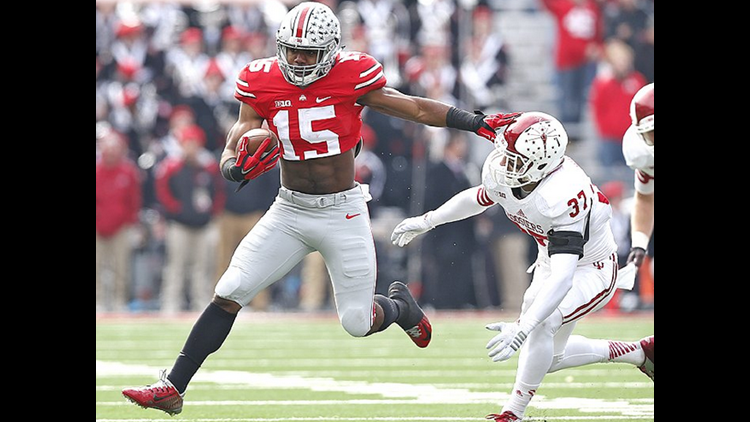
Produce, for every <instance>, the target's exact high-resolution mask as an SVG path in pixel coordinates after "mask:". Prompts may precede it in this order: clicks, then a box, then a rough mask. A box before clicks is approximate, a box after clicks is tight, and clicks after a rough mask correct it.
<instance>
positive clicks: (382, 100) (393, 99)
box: [358, 87, 520, 141]
mask: <svg viewBox="0 0 750 422" xmlns="http://www.w3.org/2000/svg"><path fill="white" fill-rule="evenodd" d="M358 102H359V103H360V104H362V105H366V106H368V107H370V108H372V109H373V110H375V111H378V112H380V113H383V114H387V115H389V116H393V117H398V118H401V119H404V120H410V121H412V122H417V123H422V124H425V125H428V126H435V127H449V128H453V129H460V130H465V131H467V132H474V133H476V134H477V135H479V136H481V137H483V138H485V139H488V140H490V141H494V140H495V136H496V133H495V131H496V130H497V129H498V128H500V127H503V126H506V125H509V124H510V123H512V122H513V121H514V120H515V119H516V118H517V117H518V116H519V115H520V113H509V114H502V113H498V114H490V115H487V116H485V115H483V114H477V113H470V112H468V111H466V110H461V109H458V108H456V107H453V106H451V105H449V104H445V103H443V102H440V101H437V100H432V99H429V98H424V97H415V96H412V95H406V94H404V93H402V92H400V91H398V90H396V89H393V88H389V87H383V88H381V89H376V90H374V91H370V92H368V93H367V94H365V95H364V96H362V97H360V98H359V100H358Z"/></svg>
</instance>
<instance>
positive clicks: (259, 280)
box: [123, 204, 311, 414]
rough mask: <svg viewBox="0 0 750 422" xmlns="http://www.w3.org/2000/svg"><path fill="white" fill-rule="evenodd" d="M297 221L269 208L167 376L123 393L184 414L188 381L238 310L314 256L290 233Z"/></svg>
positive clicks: (142, 403)
mask: <svg viewBox="0 0 750 422" xmlns="http://www.w3.org/2000/svg"><path fill="white" fill-rule="evenodd" d="M293 221H295V219H294V217H293V215H291V214H290V212H289V210H288V209H285V208H284V207H283V206H277V205H276V204H274V206H272V207H271V209H270V210H269V211H268V212H267V213H266V214H265V215H264V217H263V218H262V219H261V220H260V221H259V222H258V224H257V225H256V226H255V227H253V229H252V230H251V231H250V233H248V235H247V236H246V237H245V238H244V239H243V240H242V242H241V243H240V245H239V246H238V247H237V249H236V250H235V253H234V255H233V257H232V261H231V263H230V265H229V268H228V269H227V270H226V271H225V272H224V274H223V275H222V277H221V278H220V280H219V282H218V283H217V285H216V294H215V296H214V298H213V300H212V301H211V303H209V304H208V306H207V307H206V308H205V310H204V311H203V313H202V314H201V315H200V317H199V318H198V320H197V321H196V323H195V325H194V326H193V328H192V330H191V332H190V334H189V335H188V338H187V340H186V341H185V344H184V346H183V348H182V350H181V352H180V354H179V356H178V357H177V359H176V360H175V364H174V365H173V367H172V369H171V371H170V372H169V375H163V376H162V377H161V379H160V380H159V381H158V382H157V383H156V384H154V385H149V386H146V387H143V388H134V389H125V390H123V395H125V396H126V397H127V398H128V399H130V400H131V401H133V402H135V403H136V404H138V405H140V406H142V407H147V408H156V409H159V410H163V411H165V412H167V413H170V414H176V413H179V412H180V411H181V410H182V396H183V395H184V393H185V390H186V389H187V386H188V384H189V382H190V380H191V379H192V377H193V376H194V375H195V373H196V372H197V371H198V369H199V368H200V366H201V365H202V364H203V362H204V361H205V359H206V358H207V357H208V356H209V355H210V354H212V353H214V352H215V351H217V350H218V349H219V348H220V347H221V345H222V344H223V343H224V340H225V339H226V338H227V336H228V335H229V332H230V331H231V328H232V325H233V324H234V320H235V318H236V315H237V313H238V312H239V310H240V309H241V308H242V307H243V306H244V305H246V304H247V303H249V302H250V301H251V300H252V299H253V298H254V297H255V295H257V294H258V292H260V291H262V290H263V289H264V288H266V287H268V286H269V285H271V284H272V283H274V282H275V281H277V280H279V279H280V278H281V277H282V276H283V275H284V274H286V273H288V272H289V271H290V270H291V269H292V268H293V267H294V266H295V265H296V264H297V263H299V262H300V261H301V260H302V258H303V257H304V256H305V255H306V254H308V253H309V252H310V250H311V249H310V248H309V247H308V246H306V245H305V244H304V243H302V242H301V241H300V240H299V239H298V238H297V237H296V236H294V235H291V234H289V233H294V231H293V230H288V229H287V223H288V222H293ZM157 399H159V400H157Z"/></svg>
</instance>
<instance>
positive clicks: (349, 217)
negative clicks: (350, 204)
mask: <svg viewBox="0 0 750 422" xmlns="http://www.w3.org/2000/svg"><path fill="white" fill-rule="evenodd" d="M360 214H361V213H358V214H349V213H347V214H346V219H347V220H351V219H352V218H354V217H356V216H358V215H360Z"/></svg>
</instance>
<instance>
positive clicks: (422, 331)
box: [404, 315, 432, 349]
mask: <svg viewBox="0 0 750 422" xmlns="http://www.w3.org/2000/svg"><path fill="white" fill-rule="evenodd" d="M404 331H406V334H408V335H409V337H411V341H413V342H414V344H416V345H417V346H419V347H421V348H423V349H424V348H425V347H427V346H429V345H430V340H432V325H431V324H430V320H429V319H427V316H426V315H425V316H424V317H423V318H422V320H421V321H419V324H417V325H415V326H413V327H411V328H409V329H408V330H404Z"/></svg>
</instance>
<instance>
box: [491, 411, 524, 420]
mask: <svg viewBox="0 0 750 422" xmlns="http://www.w3.org/2000/svg"><path fill="white" fill-rule="evenodd" d="M485 419H488V420H491V421H495V422H517V421H520V420H521V418H519V417H518V416H516V415H514V414H513V413H511V412H510V411H505V412H503V413H502V414H500V415H496V414H492V415H487V417H486V418H485Z"/></svg>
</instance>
